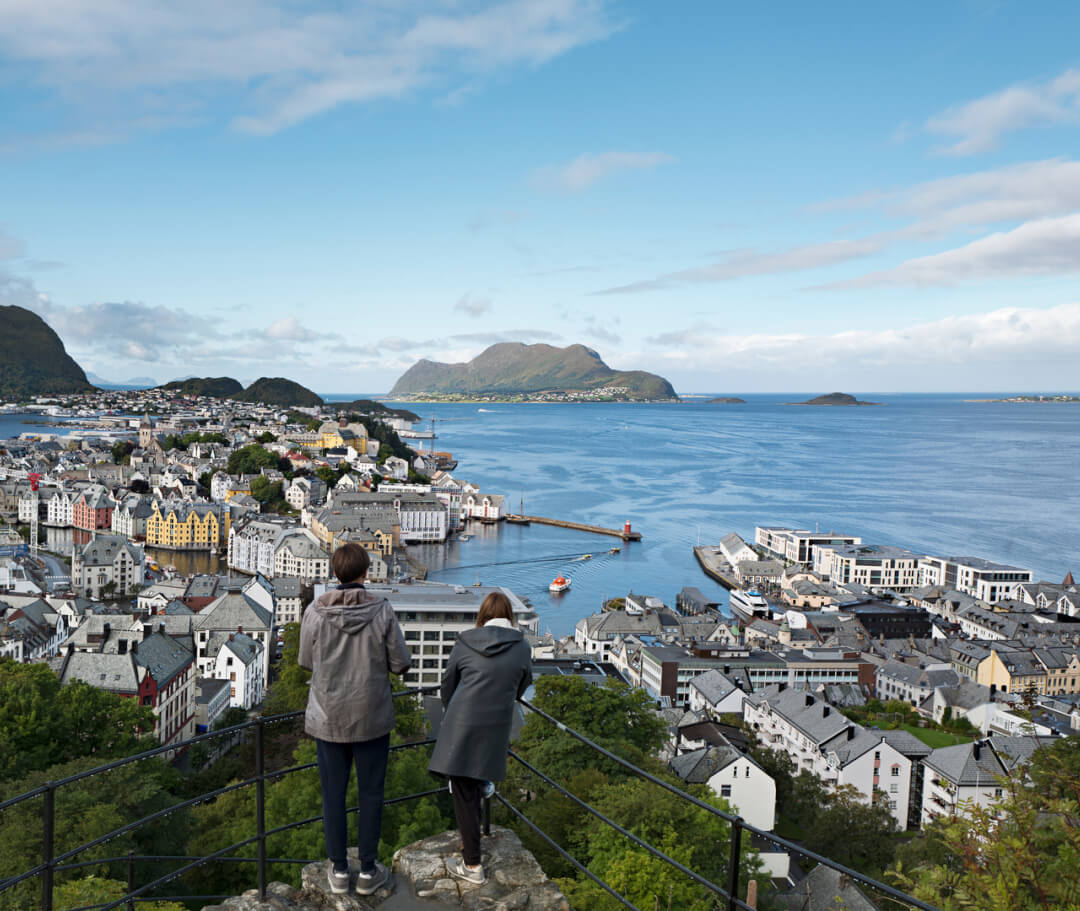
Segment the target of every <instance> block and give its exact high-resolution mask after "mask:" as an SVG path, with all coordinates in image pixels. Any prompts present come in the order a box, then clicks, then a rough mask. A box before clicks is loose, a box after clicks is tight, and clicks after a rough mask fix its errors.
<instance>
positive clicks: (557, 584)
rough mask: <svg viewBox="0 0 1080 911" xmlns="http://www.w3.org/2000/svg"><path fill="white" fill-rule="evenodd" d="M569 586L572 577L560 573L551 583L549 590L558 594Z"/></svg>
mask: <svg viewBox="0 0 1080 911" xmlns="http://www.w3.org/2000/svg"><path fill="white" fill-rule="evenodd" d="M569 587H570V577H569V576H564V575H562V573H560V574H559V575H557V576H556V577H555V578H554V579H553V580H552V582H551V585H549V586H548V591H549V592H554V593H556V594H557V593H558V592H564V591H566V590H567V589H568V588H569Z"/></svg>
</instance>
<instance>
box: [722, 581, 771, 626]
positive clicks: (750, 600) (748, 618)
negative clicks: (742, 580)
mask: <svg viewBox="0 0 1080 911" xmlns="http://www.w3.org/2000/svg"><path fill="white" fill-rule="evenodd" d="M728 605H729V606H730V608H731V612H732V613H733V614H734V615H735V616H736V617H738V618H739V619H740V620H743V621H744V622H746V623H750V622H752V621H754V620H760V619H767V618H768V616H769V602H768V601H766V600H765V598H764V596H763V595H762V594H761V592H759V591H758V590H757V589H755V588H751V589H746V590H743V589H740V588H736V589H732V592H731V597H730V598H729V599H728Z"/></svg>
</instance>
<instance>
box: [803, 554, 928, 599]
mask: <svg viewBox="0 0 1080 911" xmlns="http://www.w3.org/2000/svg"><path fill="white" fill-rule="evenodd" d="M919 560H920V557H919V555H918V554H914V553H912V552H911V551H910V550H905V549H904V548H902V547H892V546H890V545H887V544H842V545H822V546H821V547H819V548H817V549H816V550H815V553H814V564H813V565H814V572H816V573H818V574H819V575H821V576H822V577H823V578H827V579H828V580H829V581H830V582H831V583H832V584H833V585H846V584H849V583H854V584H856V585H863V586H865V587H866V588H870V589H876V588H883V589H888V590H889V591H894V592H909V591H914V590H915V589H916V588H918V587H919Z"/></svg>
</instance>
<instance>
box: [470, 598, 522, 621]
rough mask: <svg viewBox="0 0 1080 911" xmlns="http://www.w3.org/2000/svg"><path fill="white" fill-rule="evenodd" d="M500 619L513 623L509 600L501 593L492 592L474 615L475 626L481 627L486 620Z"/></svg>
mask: <svg viewBox="0 0 1080 911" xmlns="http://www.w3.org/2000/svg"><path fill="white" fill-rule="evenodd" d="M498 618H501V619H503V620H509V621H510V622H511V623H513V622H514V609H513V608H512V607H511V606H510V599H509V598H507V597H506V595H504V594H503V593H502V592H492V593H491V594H490V595H488V596H487V597H486V598H485V599H484V601H483V603H482V604H481V605H480V611H479V613H477V615H476V625H477V626H483V625H484V624H485V623H487V622H488V620H495V619H498Z"/></svg>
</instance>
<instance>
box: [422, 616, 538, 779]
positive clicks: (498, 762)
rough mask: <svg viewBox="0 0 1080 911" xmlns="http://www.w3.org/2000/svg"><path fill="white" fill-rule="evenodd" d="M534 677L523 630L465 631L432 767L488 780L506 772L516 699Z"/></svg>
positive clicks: (445, 689) (450, 672)
mask: <svg viewBox="0 0 1080 911" xmlns="http://www.w3.org/2000/svg"><path fill="white" fill-rule="evenodd" d="M530 683H532V654H531V651H530V649H529V645H528V643H527V642H526V641H525V637H524V636H523V635H522V633H521V631H520V630H516V629H505V628H504V627H499V626H484V627H481V628H479V629H470V630H466V631H465V632H463V633H462V634H461V635H460V636H459V637H458V640H457V642H456V643H454V650H453V651H452V652H451V653H450V660H449V662H448V663H447V665H446V672H445V673H444V674H443V679H442V703H443V705H444V706H445V707H446V714H445V715H444V716H443V720H442V724H441V725H440V727H439V738H438V741H437V742H436V744H435V749H434V750H433V751H432V754H431V764H430V765H429V766H428V768H429V769H430V770H431V771H432V772H435V773H436V774H438V775H458V776H462V777H465V778H479V779H482V780H486V781H502V780H503V779H504V778H505V777H506V749H507V747H508V746H509V745H510V727H511V723H512V721H513V714H514V711H515V709H516V705H515V702H516V700H517V698H518V697H519V696H521V694H522V693H524V692H525V690H527V689H528V688H529V684H530Z"/></svg>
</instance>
